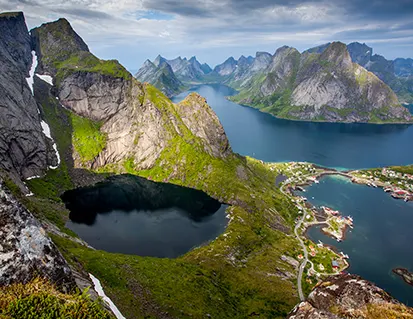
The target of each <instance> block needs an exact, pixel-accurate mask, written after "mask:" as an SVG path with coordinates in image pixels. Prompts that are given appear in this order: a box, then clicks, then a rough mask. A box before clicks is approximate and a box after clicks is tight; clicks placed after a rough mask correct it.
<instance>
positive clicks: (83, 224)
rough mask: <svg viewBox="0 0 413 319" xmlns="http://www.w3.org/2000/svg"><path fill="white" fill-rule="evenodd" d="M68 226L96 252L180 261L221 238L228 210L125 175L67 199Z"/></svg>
mask: <svg viewBox="0 0 413 319" xmlns="http://www.w3.org/2000/svg"><path fill="white" fill-rule="evenodd" d="M62 199H63V201H64V203H65V205H66V207H67V208H68V209H69V210H70V221H69V222H68V223H67V225H66V226H67V227H68V228H70V229H71V230H73V231H74V232H75V233H76V234H78V235H79V237H80V238H82V239H83V240H85V241H86V242H87V243H88V244H90V245H91V246H93V247H94V248H96V249H101V250H105V251H108V252H114V253H124V254H135V255H140V256H153V257H169V258H174V257H178V256H180V255H182V254H185V253H186V252H188V251H189V250H191V249H192V248H194V247H196V246H200V245H202V244H205V243H207V242H208V241H210V240H213V239H215V238H216V237H217V236H219V235H220V234H221V233H222V232H223V231H224V230H225V227H226V225H227V219H226V215H225V209H226V207H227V206H226V205H223V204H221V203H220V202H218V201H216V200H215V199H213V198H211V197H209V196H208V195H207V194H205V193H203V192H201V191H197V190H194V189H189V188H185V187H180V186H176V185H172V184H165V183H156V182H152V181H149V180H146V179H144V178H140V177H136V176H130V175H121V176H116V177H111V178H110V179H108V180H106V181H104V182H101V183H98V184H96V185H95V186H93V187H87V188H79V189H75V190H71V191H68V192H66V193H64V194H63V196H62Z"/></svg>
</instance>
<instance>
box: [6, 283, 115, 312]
mask: <svg viewBox="0 0 413 319" xmlns="http://www.w3.org/2000/svg"><path fill="white" fill-rule="evenodd" d="M0 317H1V318H4V319H13V318H19V319H26V318H27V319H30V318H44V319H49V318H50V319H111V318H114V317H113V316H112V315H111V314H110V313H109V312H108V311H107V310H106V309H105V308H104V306H103V303H102V301H101V300H100V299H98V300H96V301H92V300H90V298H89V296H88V294H87V290H85V291H84V292H83V293H75V294H64V293H61V292H59V291H58V290H57V289H56V287H55V286H54V285H52V284H50V283H49V282H47V281H46V280H44V279H39V278H37V279H34V280H32V281H31V282H29V283H27V284H12V285H9V286H6V287H3V288H2V289H1V290H0Z"/></svg>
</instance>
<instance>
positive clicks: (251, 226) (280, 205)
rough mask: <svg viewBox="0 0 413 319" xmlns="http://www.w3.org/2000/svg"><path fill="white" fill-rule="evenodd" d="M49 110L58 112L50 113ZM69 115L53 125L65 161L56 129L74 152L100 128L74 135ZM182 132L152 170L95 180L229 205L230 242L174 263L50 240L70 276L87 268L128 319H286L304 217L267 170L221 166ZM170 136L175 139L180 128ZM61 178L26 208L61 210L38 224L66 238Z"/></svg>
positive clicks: (245, 161)
mask: <svg viewBox="0 0 413 319" xmlns="http://www.w3.org/2000/svg"><path fill="white" fill-rule="evenodd" d="M145 99H150V100H151V101H152V102H153V103H154V104H156V106H157V108H158V110H159V111H160V112H162V114H163V116H167V115H168V114H174V115H175V116H177V117H178V118H179V115H178V114H177V112H176V109H175V106H174V105H173V104H172V103H171V102H170V101H169V100H168V99H167V98H166V97H165V96H164V95H163V94H162V93H160V92H159V91H158V90H157V89H155V88H153V87H151V86H148V87H147V90H146V95H145ZM49 102H51V101H49ZM44 107H45V108H47V107H50V108H51V110H53V106H50V105H49V106H44ZM55 111H56V110H55ZM56 112H57V114H59V113H58V112H60V111H56ZM67 113H69V111H67V110H64V114H63V115H62V114H61V115H62V116H61V117H59V116H56V117H54V118H53V117H50V120H51V124H50V126H51V130H52V134H53V136H54V137H55V141H56V143H57V144H58V148H59V151H60V152H68V153H67V154H69V157H70V155H71V153H70V150H69V149H70V147H69V148H68V149H66V151H65V143H67V141H66V140H65V139H62V137H60V136H59V135H60V133H59V130H60V127H62V126H64V127H66V128H67V130H69V131H70V132H71V134H69V136H72V135H73V142H74V143H73V144H74V145H73V147H74V148H75V149H76V147H78V146H76V144H75V138H74V136H79V135H77V134H78V132H79V129H78V126H80V127H81V128H82V129H81V132H82V133H84V134H83V136H84V137H87V136H88V137H89V136H94V134H96V132H98V126H95V124H93V123H90V122H87V123H85V122H83V119H82V118H80V122H81V123H80V124H81V125H77V124H78V123H74V122H73V121H72V119H73V115H70V114H69V116H67V115H68V114H67ZM47 120H49V117H48V118H47ZM54 120H56V123H53V121H54ZM78 120H79V119H78ZM62 121H63V122H62ZM65 121H66V122H65ZM58 123H60V125H59V124H58ZM169 123H170V122H169ZM178 125H179V129H180V135H177V134H176V133H175V137H174V138H172V139H171V140H170V142H169V145H168V146H167V147H166V148H165V149H164V151H163V152H162V153H161V155H160V156H159V158H158V161H157V162H156V164H155V165H154V166H153V167H152V168H151V169H147V170H139V169H137V165H136V163H134V159H133V157H130V158H127V159H126V160H124V161H123V162H119V163H114V164H111V165H108V166H106V167H103V168H101V169H100V170H99V173H106V172H111V173H125V172H128V173H132V174H135V175H139V176H143V177H147V178H148V179H151V180H155V181H165V182H170V183H174V184H179V185H183V186H188V187H192V188H196V189H200V190H203V191H205V192H206V193H208V194H209V195H210V196H213V197H214V198H216V199H219V200H220V201H221V202H224V203H229V204H231V205H232V206H230V207H229V208H228V209H227V213H228V218H229V221H230V222H229V225H228V227H227V229H226V231H225V233H224V234H222V235H221V236H219V237H218V238H217V239H216V240H214V241H212V242H210V243H207V244H206V245H205V246H202V247H198V248H196V249H194V250H192V251H191V252H189V253H187V254H186V255H184V256H182V257H180V258H177V259H161V258H149V257H139V256H127V255H121V254H111V253H106V252H102V251H96V250H91V249H89V248H87V247H84V246H81V245H78V244H76V243H74V242H72V241H71V240H69V239H67V238H63V237H59V236H53V240H54V242H55V243H56V244H57V245H58V246H59V248H60V250H61V251H62V252H63V254H64V255H65V257H66V259H67V260H68V261H69V262H71V263H72V264H73V266H76V267H78V266H81V267H82V268H84V269H86V270H87V271H89V272H91V273H93V274H94V275H96V276H97V277H98V278H99V279H100V280H101V282H102V284H103V286H104V288H105V292H106V293H107V294H108V296H109V297H110V298H112V299H113V301H114V302H115V303H116V304H117V305H118V307H119V308H120V310H121V311H122V312H123V314H124V315H125V316H126V317H144V316H147V317H157V316H159V313H160V312H162V313H163V312H168V313H170V314H173V315H174V316H176V317H181V318H185V317H204V316H206V315H207V314H209V315H211V316H213V317H219V318H245V317H246V316H248V315H254V314H256V315H258V314H259V315H260V316H263V317H271V318H283V317H285V316H286V314H287V313H288V312H289V311H290V310H291V309H292V307H293V306H294V305H295V304H296V302H297V301H298V298H297V292H296V288H295V287H294V282H295V280H296V277H295V276H296V275H295V272H296V270H295V269H294V267H293V266H291V265H290V264H288V263H287V262H285V261H283V260H282V258H281V256H282V255H287V256H290V257H295V256H297V255H298V253H299V248H298V245H297V242H296V241H295V239H294V238H293V237H290V236H287V235H286V234H287V233H291V226H292V225H293V223H294V220H295V218H296V217H297V215H298V211H297V209H296V207H295V206H294V205H293V204H292V203H291V202H290V201H289V200H288V199H287V198H286V197H285V196H284V195H283V194H282V193H281V192H280V191H279V189H278V188H277V187H276V185H275V178H276V176H277V175H278V173H277V172H275V171H273V170H271V169H270V166H269V165H267V164H265V163H263V162H262V161H258V160H255V159H252V158H245V157H241V156H239V155H236V154H229V155H228V156H227V157H225V158H222V159H219V158H215V157H212V156H210V155H209V154H208V153H206V152H205V150H204V148H203V143H202V141H201V140H200V139H199V138H198V137H196V136H194V135H193V134H192V132H191V131H190V130H189V129H188V128H187V127H186V126H185V125H184V124H183V122H179V123H178ZM85 127H86V128H87V129H85ZM167 129H168V130H170V132H172V130H174V127H173V126H172V125H170V126H169V127H167ZM80 136H82V135H80ZM93 141H94V142H93V143H95V140H93ZM62 143H63V144H62ZM69 144H71V142H69ZM76 150H77V151H78V150H79V148H77V149H76ZM78 152H79V151H78ZM94 154H95V153H93V155H94ZM69 163H70V162H68V161H67V157H62V167H63V166H64V165H69ZM69 171H70V170H69ZM52 176H53V177H56V179H57V180H55V179H54V178H52ZM58 176H60V177H62V176H63V175H49V173H48V174H47V175H46V176H45V177H44V178H40V179H34V180H32V181H30V182H31V183H30V184H29V186H30V187H32V188H33V191H34V193H35V194H36V196H34V197H30V202H35V201H39V202H42V203H43V204H45V205H46V204H47V205H49V207H51V206H50V205H51V204H52V203H53V204H55V208H56V210H55V211H54V214H52V213H48V214H45V215H44V216H42V217H41V218H43V219H47V220H49V221H51V222H53V223H55V224H57V225H58V226H59V228H61V230H63V231H66V233H70V231H68V230H65V228H64V223H65V220H67V211H66V210H64V209H62V208H63V206H62V203H61V201H60V198H58V195H59V194H60V193H61V191H62V189H60V188H57V187H56V185H60V184H61V182H59V177H58ZM68 176H70V173H69V174H68ZM69 178H70V177H69ZM36 187H37V189H36ZM55 187H56V188H55ZM49 188H51V189H55V190H54V192H52V194H55V196H50V195H48V189H49ZM40 214H41V212H40Z"/></svg>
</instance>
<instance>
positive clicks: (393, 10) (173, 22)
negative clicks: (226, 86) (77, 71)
mask: <svg viewBox="0 0 413 319" xmlns="http://www.w3.org/2000/svg"><path fill="white" fill-rule="evenodd" d="M0 10H1V11H11V10H13V11H15V10H19V11H23V12H24V13H25V16H26V22H27V24H28V27H29V28H32V27H35V26H38V25H40V24H41V23H44V22H48V21H52V20H56V19H58V18H60V17H65V18H67V19H68V20H69V21H70V22H71V24H72V26H73V27H74V29H75V30H76V31H77V32H78V33H79V34H80V36H81V37H82V38H83V39H84V40H85V41H86V43H87V44H88V45H89V47H90V49H91V51H92V52H93V53H95V54H96V55H97V56H98V57H100V58H103V59H118V60H119V61H120V62H121V63H123V64H124V65H125V66H126V67H127V68H129V69H130V70H136V69H138V68H139V67H140V65H141V64H142V63H143V62H144V61H145V59H147V58H150V59H154V58H155V57H156V55H157V54H158V53H160V54H162V55H163V56H165V57H167V58H173V57H176V56H178V55H181V56H187V57H188V58H189V57H191V56H192V55H196V56H197V57H198V59H199V60H200V61H201V62H207V63H209V64H211V66H214V65H216V64H217V63H220V62H222V61H223V60H225V59H226V58H227V57H229V56H234V57H235V58H238V57H239V56H240V55H241V54H244V55H255V52H256V51H268V52H271V53H274V52H275V50H276V49H277V48H278V47H280V46H282V45H289V46H294V47H296V48H297V49H299V50H304V49H306V48H309V47H312V46H315V45H319V44H322V43H325V42H329V41H334V40H340V41H343V42H346V43H349V42H352V41H359V42H365V43H366V44H368V45H370V46H372V47H373V48H374V49H375V52H376V53H379V54H382V55H384V56H385V57H387V58H389V59H393V58H395V57H413V0H366V1H360V0H328V1H327V0H0Z"/></svg>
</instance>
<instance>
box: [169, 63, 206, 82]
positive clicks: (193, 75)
mask: <svg viewBox="0 0 413 319" xmlns="http://www.w3.org/2000/svg"><path fill="white" fill-rule="evenodd" d="M165 61H166V62H167V63H168V64H169V65H170V66H171V68H172V71H173V72H174V73H175V75H176V77H177V78H178V79H179V80H180V81H182V82H193V81H198V80H200V79H201V78H202V77H203V76H204V75H205V74H206V73H205V71H204V70H203V68H202V65H201V64H200V63H199V61H198V60H197V59H196V57H192V58H190V59H189V60H187V59H186V58H183V59H182V58H181V57H177V58H176V59H173V60H166V59H165Z"/></svg>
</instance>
